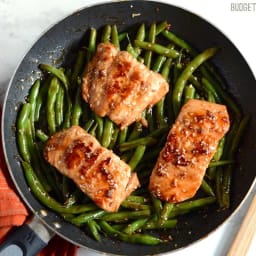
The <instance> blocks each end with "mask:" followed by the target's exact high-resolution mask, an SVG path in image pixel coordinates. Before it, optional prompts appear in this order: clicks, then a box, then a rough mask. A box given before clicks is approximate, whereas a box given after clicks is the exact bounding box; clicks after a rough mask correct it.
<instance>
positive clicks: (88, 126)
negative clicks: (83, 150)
mask: <svg viewBox="0 0 256 256" xmlns="http://www.w3.org/2000/svg"><path fill="white" fill-rule="evenodd" d="M95 122H96V121H95V120H94V119H93V118H91V119H90V120H88V121H87V122H86V124H85V126H84V129H85V131H87V132H88V131H89V130H90V129H91V128H92V126H93V124H95Z"/></svg>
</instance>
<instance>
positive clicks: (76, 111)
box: [71, 86, 83, 125]
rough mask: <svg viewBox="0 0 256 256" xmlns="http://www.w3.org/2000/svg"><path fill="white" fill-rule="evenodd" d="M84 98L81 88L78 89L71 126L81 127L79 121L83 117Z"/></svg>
mask: <svg viewBox="0 0 256 256" xmlns="http://www.w3.org/2000/svg"><path fill="white" fill-rule="evenodd" d="M82 112H83V109H82V97H81V86H79V87H78V88H77V91H76V97H75V104H73V110H72V116H71V125H79V119H80V117H81V115H82Z"/></svg>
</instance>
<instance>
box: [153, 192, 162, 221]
mask: <svg viewBox="0 0 256 256" xmlns="http://www.w3.org/2000/svg"><path fill="white" fill-rule="evenodd" d="M151 200H152V203H153V207H154V212H155V213H156V217H157V220H160V218H161V212H162V209H163V205H162V201H161V200H160V199H158V198H156V197H154V196H151Z"/></svg>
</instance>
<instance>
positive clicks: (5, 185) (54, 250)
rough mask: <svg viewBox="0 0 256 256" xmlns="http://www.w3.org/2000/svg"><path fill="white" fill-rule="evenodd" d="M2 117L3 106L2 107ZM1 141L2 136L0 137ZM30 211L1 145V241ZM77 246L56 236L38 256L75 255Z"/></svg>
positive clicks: (20, 223)
mask: <svg viewBox="0 0 256 256" xmlns="http://www.w3.org/2000/svg"><path fill="white" fill-rule="evenodd" d="M0 118H1V107H0ZM0 142H1V137H0ZM29 214H30V212H29V211H28V209H27V208H26V206H25V205H24V204H23V202H22V201H21V199H20V198H19V196H18V195H17V193H16V190H15V187H14V185H13V183H12V181H11V178H10V176H9V173H8V170H7V166H6V163H5V159H4V155H3V149H2V143H1V145H0V243H1V242H3V241H4V239H5V238H6V236H7V235H8V233H9V232H11V231H12V228H13V227H15V226H20V225H22V224H23V223H24V222H25V221H26V219H27V218H28V216H29ZM76 254H77V246H75V245H73V244H71V243H69V242H68V241H66V240H64V239H62V238H60V237H59V236H57V235H56V236H55V237H54V238H53V239H52V240H51V241H50V242H49V244H48V245H47V246H46V247H45V248H44V249H43V250H42V251H41V252H40V253H39V254H38V256H57V255H58V256H75V255H76Z"/></svg>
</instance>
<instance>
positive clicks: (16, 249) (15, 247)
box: [0, 217, 53, 256]
mask: <svg viewBox="0 0 256 256" xmlns="http://www.w3.org/2000/svg"><path fill="white" fill-rule="evenodd" d="M52 236H53V232H52V231H49V230H48V229H47V228H46V227H45V226H44V225H43V223H42V222H41V221H40V220H39V219H38V218H36V217H34V218H33V219H32V221H31V222H30V223H29V224H25V225H23V226H22V227H20V228H17V229H16V230H15V231H14V232H13V233H12V234H10V236H9V237H8V238H7V239H6V240H5V242H4V243H3V244H1V246H0V256H10V255H15V256H34V255H36V254H37V253H38V252H39V251H40V250H42V249H43V248H44V247H45V246H46V245H47V243H48V242H49V240H50V239H51V238H52Z"/></svg>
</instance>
